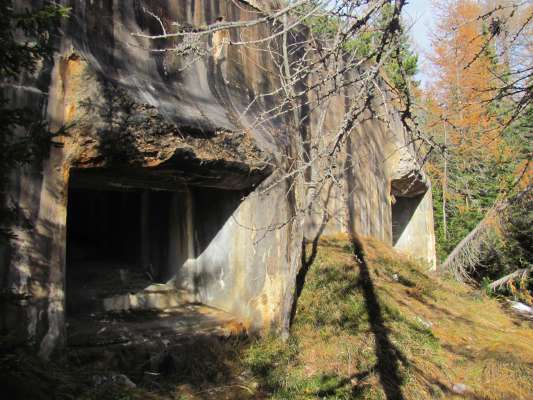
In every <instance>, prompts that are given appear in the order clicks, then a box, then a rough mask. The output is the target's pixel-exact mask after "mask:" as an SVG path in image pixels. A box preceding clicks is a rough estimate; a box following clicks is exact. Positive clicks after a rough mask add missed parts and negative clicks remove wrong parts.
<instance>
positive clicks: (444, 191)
mask: <svg viewBox="0 0 533 400" xmlns="http://www.w3.org/2000/svg"><path fill="white" fill-rule="evenodd" d="M442 125H443V127H444V177H443V179H442V226H443V228H444V240H448V225H447V221H446V195H447V193H448V151H447V149H446V146H447V144H448V143H447V139H448V138H447V136H448V135H447V131H446V121H443V122H442Z"/></svg>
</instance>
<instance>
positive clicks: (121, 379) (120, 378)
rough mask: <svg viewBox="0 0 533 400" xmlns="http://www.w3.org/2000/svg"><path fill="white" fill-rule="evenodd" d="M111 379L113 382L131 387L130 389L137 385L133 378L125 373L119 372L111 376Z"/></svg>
mask: <svg viewBox="0 0 533 400" xmlns="http://www.w3.org/2000/svg"><path fill="white" fill-rule="evenodd" d="M111 381H112V382H113V383H115V384H117V385H120V386H125V387H127V388H130V389H133V388H136V387H137V385H136V384H135V383H133V382H132V381H131V379H130V378H128V377H127V376H126V375H124V374H117V375H113V376H111Z"/></svg>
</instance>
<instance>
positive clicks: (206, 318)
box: [67, 304, 245, 347]
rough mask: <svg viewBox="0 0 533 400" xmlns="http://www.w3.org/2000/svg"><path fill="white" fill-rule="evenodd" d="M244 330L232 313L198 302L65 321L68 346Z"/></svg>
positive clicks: (171, 339) (165, 339) (138, 342)
mask: <svg viewBox="0 0 533 400" xmlns="http://www.w3.org/2000/svg"><path fill="white" fill-rule="evenodd" d="M244 333H245V327H244V325H243V324H242V323H240V322H239V321H238V320H237V319H236V318H234V317H233V316H232V315H230V314H228V313H226V312H224V311H221V310H218V309H215V308H212V307H207V306H204V305H201V304H187V305H182V306H178V307H173V308H169V309H165V310H157V311H155V310H154V311H147V310H140V311H130V312H121V313H114V312H107V313H104V312H101V313H91V314H87V315H84V316H75V317H72V318H70V319H69V320H68V328H67V341H68V342H67V343H68V346H69V347H93V346H113V345H141V344H147V343H149V342H154V343H156V342H157V343H160V344H162V345H168V344H170V343H172V342H176V341H180V340H183V339H187V338H190V337H192V336H195V337H198V336H222V337H224V336H231V335H240V334H244Z"/></svg>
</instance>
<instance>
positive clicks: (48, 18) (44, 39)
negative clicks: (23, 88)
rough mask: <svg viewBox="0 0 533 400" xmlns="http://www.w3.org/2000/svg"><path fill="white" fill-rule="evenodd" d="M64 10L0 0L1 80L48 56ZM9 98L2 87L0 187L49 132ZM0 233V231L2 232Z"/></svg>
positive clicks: (21, 77)
mask: <svg viewBox="0 0 533 400" xmlns="http://www.w3.org/2000/svg"><path fill="white" fill-rule="evenodd" d="M68 12H69V9H68V8H67V7H63V6H59V5H56V4H52V3H50V4H46V5H44V6H43V7H41V8H39V9H36V10H32V11H29V10H27V9H26V10H22V11H20V12H19V11H16V10H15V9H14V7H13V2H12V1H11V0H0V54H2V57H0V81H2V82H3V83H7V84H15V83H24V82H25V81H26V80H27V78H28V76H31V74H34V73H35V72H36V70H37V68H38V66H39V64H40V63H42V62H44V61H47V60H50V58H51V56H52V45H53V41H54V38H55V36H56V35H57V28H58V27H59V24H60V21H61V19H62V18H65V17H66V16H67V15H68ZM12 100H13V99H12V98H10V96H9V94H8V93H7V91H6V90H5V89H4V90H2V91H1V92H0V126H1V128H2V129H0V153H1V154H2V157H1V158H0V193H1V192H3V190H4V186H5V184H6V180H7V175H8V173H9V171H11V170H12V169H14V168H18V167H21V166H22V165H24V164H27V163H29V162H32V161H34V160H37V159H39V157H40V156H41V155H42V154H43V153H44V152H45V151H46V150H47V149H48V148H49V146H50V139H51V137H52V134H51V133H50V132H49V131H48V127H47V124H46V122H45V121H44V118H43V117H42V115H41V112H40V110H35V109H31V108H29V107H18V106H15V105H13V104H11V102H12ZM0 213H1V215H0V218H1V221H2V222H5V221H6V220H7V219H9V217H10V216H11V213H10V210H4V209H2V210H1V211H0ZM0 233H1V235H0V236H2V237H3V236H5V235H6V233H7V232H4V231H0Z"/></svg>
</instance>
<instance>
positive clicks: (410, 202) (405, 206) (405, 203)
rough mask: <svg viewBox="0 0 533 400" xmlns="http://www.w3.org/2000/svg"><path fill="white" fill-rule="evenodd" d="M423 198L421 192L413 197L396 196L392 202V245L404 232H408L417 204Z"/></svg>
mask: <svg viewBox="0 0 533 400" xmlns="http://www.w3.org/2000/svg"><path fill="white" fill-rule="evenodd" d="M423 198H424V195H423V194H420V195H417V196H413V197H396V198H395V201H394V203H393V204H392V245H393V246H396V245H397V244H398V242H400V240H401V239H402V236H403V235H404V234H408V229H407V228H408V226H409V223H410V222H411V220H412V219H413V217H414V215H415V213H416V209H417V208H418V205H419V204H420V202H421V201H422V199H423Z"/></svg>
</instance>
